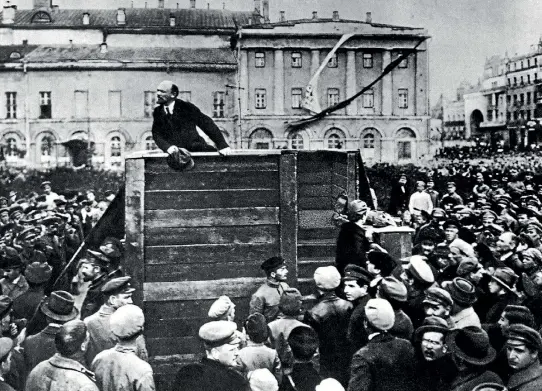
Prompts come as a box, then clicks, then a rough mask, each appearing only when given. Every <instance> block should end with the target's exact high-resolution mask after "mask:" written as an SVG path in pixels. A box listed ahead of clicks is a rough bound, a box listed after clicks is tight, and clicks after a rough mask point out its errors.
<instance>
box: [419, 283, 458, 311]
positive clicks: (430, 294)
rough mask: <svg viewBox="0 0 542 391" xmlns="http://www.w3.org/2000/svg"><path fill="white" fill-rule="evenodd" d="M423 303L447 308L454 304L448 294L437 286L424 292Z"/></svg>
mask: <svg viewBox="0 0 542 391" xmlns="http://www.w3.org/2000/svg"><path fill="white" fill-rule="evenodd" d="M423 302H424V303H428V304H433V305H445V306H449V307H451V306H452V305H453V304H454V301H453V299H452V296H451V295H450V293H449V292H447V291H446V290H444V289H442V288H439V287H437V286H434V287H431V288H429V289H427V290H426V291H425V299H423Z"/></svg>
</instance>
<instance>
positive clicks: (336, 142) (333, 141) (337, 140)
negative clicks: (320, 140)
mask: <svg viewBox="0 0 542 391" xmlns="http://www.w3.org/2000/svg"><path fill="white" fill-rule="evenodd" d="M327 147H328V148H329V149H341V148H342V147H343V143H342V142H341V136H339V135H338V134H337V133H333V134H330V135H329V137H328V138H327Z"/></svg>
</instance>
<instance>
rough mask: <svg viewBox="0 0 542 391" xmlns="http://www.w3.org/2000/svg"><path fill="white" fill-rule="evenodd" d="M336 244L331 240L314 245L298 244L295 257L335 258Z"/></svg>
mask: <svg viewBox="0 0 542 391" xmlns="http://www.w3.org/2000/svg"><path fill="white" fill-rule="evenodd" d="M336 247H337V246H336V244H335V242H334V241H333V240H331V241H322V242H314V243H299V244H298V246H297V256H298V257H299V258H300V259H301V258H315V257H331V258H335V253H336Z"/></svg>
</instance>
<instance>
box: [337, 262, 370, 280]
mask: <svg viewBox="0 0 542 391" xmlns="http://www.w3.org/2000/svg"><path fill="white" fill-rule="evenodd" d="M372 279H373V276H372V275H371V273H369V272H368V271H367V269H365V268H363V267H361V266H358V265H352V264H349V265H346V267H345V268H344V277H343V281H351V280H356V281H358V280H362V281H363V282H364V283H366V284H369V283H370V282H371V280H372Z"/></svg>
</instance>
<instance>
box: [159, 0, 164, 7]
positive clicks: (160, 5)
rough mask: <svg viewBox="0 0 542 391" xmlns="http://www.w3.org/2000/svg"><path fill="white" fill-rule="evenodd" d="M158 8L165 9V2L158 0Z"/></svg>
mask: <svg viewBox="0 0 542 391" xmlns="http://www.w3.org/2000/svg"><path fill="white" fill-rule="evenodd" d="M158 8H164V0H158Z"/></svg>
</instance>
